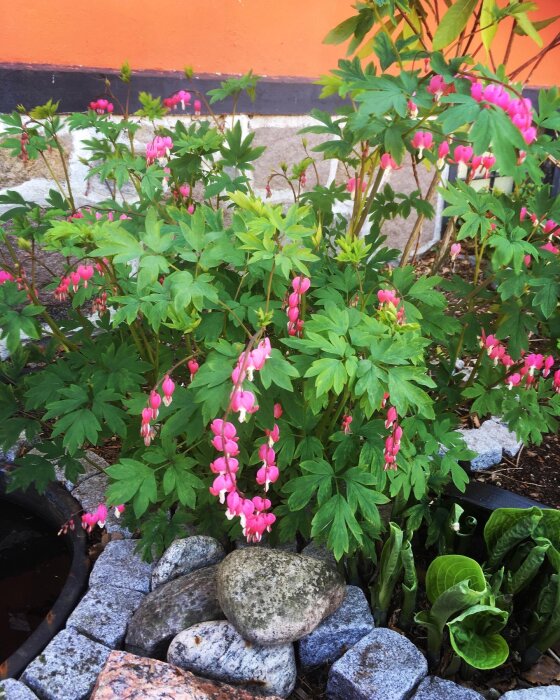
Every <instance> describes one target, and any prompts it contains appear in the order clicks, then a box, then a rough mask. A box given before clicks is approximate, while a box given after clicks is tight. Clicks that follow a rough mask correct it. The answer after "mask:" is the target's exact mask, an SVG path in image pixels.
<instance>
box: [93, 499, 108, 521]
mask: <svg viewBox="0 0 560 700" xmlns="http://www.w3.org/2000/svg"><path fill="white" fill-rule="evenodd" d="M107 512H108V511H107V506H106V505H104V504H103V503H100V504H99V505H98V506H97V510H96V511H95V515H96V516H97V522H98V524H99V527H105V522H106V520H107Z"/></svg>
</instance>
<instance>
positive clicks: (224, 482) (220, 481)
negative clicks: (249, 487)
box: [209, 474, 236, 503]
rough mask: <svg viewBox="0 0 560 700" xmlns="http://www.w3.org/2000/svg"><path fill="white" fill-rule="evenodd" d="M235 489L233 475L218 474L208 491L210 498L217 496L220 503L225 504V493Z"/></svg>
mask: <svg viewBox="0 0 560 700" xmlns="http://www.w3.org/2000/svg"><path fill="white" fill-rule="evenodd" d="M235 489H236V484H235V476H234V475H233V474H220V475H219V476H217V477H216V478H215V479H214V483H213V484H212V486H210V488H209V491H210V493H211V494H212V496H218V498H219V500H220V503H224V502H225V497H226V493H228V492H230V491H233V490H235Z"/></svg>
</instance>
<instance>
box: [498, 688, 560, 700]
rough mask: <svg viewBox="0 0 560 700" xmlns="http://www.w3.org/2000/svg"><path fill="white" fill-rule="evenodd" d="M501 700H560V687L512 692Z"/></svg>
mask: <svg viewBox="0 0 560 700" xmlns="http://www.w3.org/2000/svg"><path fill="white" fill-rule="evenodd" d="M500 700H560V685H546V686H543V687H542V688H527V689H526V690H525V689H524V690H510V691H509V692H507V693H505V694H504V695H502V697H501V698H500Z"/></svg>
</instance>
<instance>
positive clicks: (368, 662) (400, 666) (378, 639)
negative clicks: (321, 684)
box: [327, 628, 428, 700]
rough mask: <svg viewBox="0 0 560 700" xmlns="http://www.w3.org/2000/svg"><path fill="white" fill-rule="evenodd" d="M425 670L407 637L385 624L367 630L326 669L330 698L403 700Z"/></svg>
mask: <svg viewBox="0 0 560 700" xmlns="http://www.w3.org/2000/svg"><path fill="white" fill-rule="evenodd" d="M427 671H428V664H427V663H426V659H425V658H424V657H423V656H422V654H421V653H420V651H419V650H418V649H417V648H416V647H415V646H414V644H413V643H412V642H410V641H409V640H408V639H407V638H406V637H403V636H401V635H400V634H397V633H396V632H393V631H392V630H390V629H387V628H380V629H376V630H374V631H373V632H370V634H368V635H367V636H366V637H362V639H361V640H360V641H359V642H358V643H357V644H356V645H355V646H353V647H352V649H350V651H347V652H346V654H344V656H343V657H342V658H341V659H339V660H338V661H337V662H336V663H335V664H334V665H333V666H332V667H331V670H330V672H329V680H328V683H327V697H328V698H329V700H349V699H350V698H352V700H405V699H406V698H409V697H410V694H411V691H412V690H413V689H414V688H415V686H416V685H417V684H418V683H419V682H420V681H421V680H422V678H423V677H424V676H425V675H426V673H427Z"/></svg>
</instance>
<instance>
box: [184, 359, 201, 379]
mask: <svg viewBox="0 0 560 700" xmlns="http://www.w3.org/2000/svg"><path fill="white" fill-rule="evenodd" d="M187 367H188V368H189V372H190V374H191V382H192V380H193V379H194V378H195V375H196V373H197V372H198V370H199V368H200V365H199V364H198V362H197V361H196V360H189V361H188V362H187Z"/></svg>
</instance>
